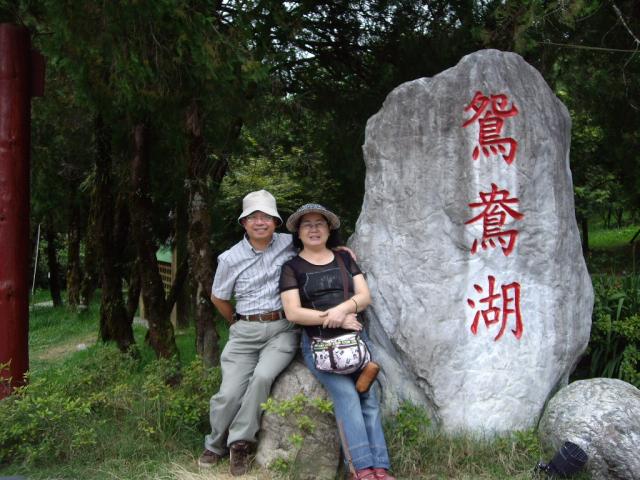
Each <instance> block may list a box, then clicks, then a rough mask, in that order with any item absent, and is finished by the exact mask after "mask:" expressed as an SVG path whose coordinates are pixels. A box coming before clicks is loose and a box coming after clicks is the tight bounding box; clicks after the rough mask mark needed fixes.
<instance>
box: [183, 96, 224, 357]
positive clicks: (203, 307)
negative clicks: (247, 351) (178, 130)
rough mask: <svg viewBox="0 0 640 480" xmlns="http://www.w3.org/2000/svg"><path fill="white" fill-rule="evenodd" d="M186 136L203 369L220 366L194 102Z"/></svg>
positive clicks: (206, 191)
mask: <svg viewBox="0 0 640 480" xmlns="http://www.w3.org/2000/svg"><path fill="white" fill-rule="evenodd" d="M186 129H187V135H188V136H189V158H188V167H187V172H188V173H187V175H188V182H187V184H188V185H189V205H188V214H189V229H188V232H187V250H188V253H189V271H190V272H191V273H192V278H193V279H194V283H195V286H196V303H195V324H196V351H197V352H198V354H199V355H200V356H201V357H202V360H203V362H204V364H205V365H207V366H213V365H218V364H219V363H220V350H219V348H218V334H217V332H216V328H215V323H214V319H215V317H216V310H215V308H214V306H213V304H212V303H211V300H210V298H209V295H210V292H211V284H212V282H213V273H214V269H213V265H214V258H213V251H212V248H211V244H210V243H209V241H210V239H211V215H210V213H209V209H208V205H207V199H208V195H210V187H208V186H207V185H206V180H205V179H206V177H207V175H206V173H207V171H206V170H207V169H206V162H207V158H206V151H205V144H204V138H203V136H202V119H201V118H200V110H199V108H198V105H197V103H196V102H195V101H194V102H193V103H192V104H191V106H190V107H189V110H188V112H187V119H186ZM216 166H217V168H216V171H215V172H214V176H215V178H214V184H215V183H219V182H220V180H222V177H223V176H224V173H225V172H226V164H218V165H216Z"/></svg>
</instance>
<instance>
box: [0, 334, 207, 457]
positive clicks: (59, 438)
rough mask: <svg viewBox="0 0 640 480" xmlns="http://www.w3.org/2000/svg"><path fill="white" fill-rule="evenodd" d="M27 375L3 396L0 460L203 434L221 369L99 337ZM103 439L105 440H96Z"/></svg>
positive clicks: (149, 450) (116, 451) (86, 452)
mask: <svg viewBox="0 0 640 480" xmlns="http://www.w3.org/2000/svg"><path fill="white" fill-rule="evenodd" d="M77 355H78V356H79V357H81V358H80V359H79V360H78V359H76V360H75V361H70V362H64V363H63V364H61V365H60V366H58V367H53V368H50V369H47V370H46V371H45V372H43V374H38V375H34V376H32V377H30V378H29V382H28V384H27V385H26V386H25V387H22V388H20V389H18V390H17V391H16V392H15V394H14V395H12V396H10V397H8V398H7V399H5V400H3V401H0V464H7V463H13V464H16V463H21V464H25V465H52V464H55V463H56V462H79V463H91V462H95V461H99V460H104V459H106V458H117V457H120V456H123V455H124V456H129V455H132V454H133V453H136V454H141V455H142V456H145V455H147V456H153V454H154V451H157V449H158V448H160V449H166V448H167V447H171V446H172V445H176V444H181V443H185V442H188V441H190V440H193V439H198V440H200V437H201V434H200V433H199V432H200V430H201V429H203V427H204V426H205V425H206V423H207V419H208V406H209V397H210V396H211V394H212V393H213V392H215V391H216V390H217V388H218V386H219V383H220V372H219V369H206V368H205V367H204V366H203V364H202V361H201V360H199V359H196V360H194V361H193V362H191V363H190V364H189V365H186V366H184V367H183V368H182V369H180V374H181V375H180V377H179V378H180V382H179V383H178V384H177V385H175V386H171V384H170V383H169V380H174V379H175V378H177V373H178V370H179V369H178V364H177V363H175V362H171V361H167V360H154V361H151V362H149V363H147V364H146V365H145V364H143V361H142V360H140V359H136V358H132V357H130V356H127V355H122V354H121V353H119V352H118V351H117V349H116V348H115V347H113V346H104V345H96V346H94V347H92V348H90V349H89V350H87V351H85V352H80V353H78V354H77ZM97 447H99V448H97Z"/></svg>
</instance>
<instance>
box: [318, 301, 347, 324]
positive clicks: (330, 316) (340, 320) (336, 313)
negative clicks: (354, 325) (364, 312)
mask: <svg viewBox="0 0 640 480" xmlns="http://www.w3.org/2000/svg"><path fill="white" fill-rule="evenodd" d="M347 315H348V314H347V312H345V311H344V310H343V309H342V308H341V306H340V305H336V306H335V307H333V308H330V309H329V310H325V311H324V312H322V313H321V314H320V317H321V318H322V317H324V322H323V323H322V326H323V327H324V328H340V327H342V326H343V324H344V322H345V320H346V318H347Z"/></svg>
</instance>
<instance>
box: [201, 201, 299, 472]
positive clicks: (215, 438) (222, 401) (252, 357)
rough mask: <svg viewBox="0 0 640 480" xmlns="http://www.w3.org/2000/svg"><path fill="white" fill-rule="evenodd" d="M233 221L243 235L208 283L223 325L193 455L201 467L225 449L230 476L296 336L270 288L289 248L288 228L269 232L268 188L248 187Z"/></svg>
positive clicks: (272, 216)
mask: <svg viewBox="0 0 640 480" xmlns="http://www.w3.org/2000/svg"><path fill="white" fill-rule="evenodd" d="M238 221H239V222H240V224H241V225H242V226H243V228H244V230H245V235H244V238H243V239H242V240H241V241H240V242H238V243H236V244H235V245H234V246H233V247H231V248H230V249H229V250H227V251H225V252H224V253H222V254H221V255H220V256H219V257H218V268H217V270H216V274H215V278H214V280H213V287H212V289H211V300H212V301H213V304H214V305H215V307H216V308H217V309H218V311H219V312H220V314H221V315H222V316H223V317H224V318H225V319H226V320H227V322H229V324H230V325H231V327H230V329H229V341H228V342H227V345H226V346H225V348H224V350H223V351H222V355H221V357H220V364H221V368H222V384H221V386H220V390H219V391H218V393H217V394H215V395H214V396H213V397H211V402H210V410H209V419H210V423H211V433H210V434H209V435H207V436H206V437H205V451H204V452H203V454H202V455H201V456H200V458H199V460H198V464H199V465H200V466H201V467H211V466H213V465H215V464H216V463H218V462H219V461H220V460H221V459H222V458H223V457H224V456H225V455H226V454H227V452H229V453H230V462H229V463H230V471H231V474H232V475H243V474H244V473H246V472H247V471H248V469H249V458H250V454H251V453H252V450H253V447H254V445H255V442H256V440H257V438H256V437H257V433H258V430H259V429H260V417H261V414H262V409H261V407H260V404H262V403H263V402H265V401H266V400H267V397H268V395H269V391H270V390H271V384H272V383H273V381H274V380H275V378H276V377H277V376H278V374H279V373H280V372H281V371H282V370H283V369H284V368H285V367H286V366H287V365H288V364H289V362H291V360H292V359H293V357H294V355H295V353H296V350H297V348H298V343H299V332H298V329H297V328H296V327H295V326H294V325H293V324H292V323H290V322H289V321H288V320H287V319H286V318H285V316H284V311H283V310H282V304H281V302H280V294H279V291H278V280H279V278H280V267H281V266H282V264H283V263H284V262H286V261H287V260H289V259H290V258H291V257H293V256H294V255H295V250H294V248H293V245H292V242H291V235H289V234H284V233H275V229H276V226H277V225H279V224H281V223H282V219H281V218H280V215H279V214H278V210H277V207H276V200H275V198H274V197H273V195H271V194H270V193H269V192H267V191H266V190H260V191H257V192H251V193H249V194H248V195H247V196H246V197H244V199H243V201H242V214H241V215H240V217H239V218H238ZM232 297H235V300H236V306H235V312H234V307H233V304H232V303H231V301H230V300H231V298H232ZM227 433H228V435H227Z"/></svg>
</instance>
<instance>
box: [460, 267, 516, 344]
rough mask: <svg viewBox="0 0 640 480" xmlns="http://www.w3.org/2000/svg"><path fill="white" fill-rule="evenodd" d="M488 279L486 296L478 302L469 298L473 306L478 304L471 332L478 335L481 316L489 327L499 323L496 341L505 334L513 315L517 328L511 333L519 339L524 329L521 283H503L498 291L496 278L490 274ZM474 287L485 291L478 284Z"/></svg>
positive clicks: (478, 290)
mask: <svg viewBox="0 0 640 480" xmlns="http://www.w3.org/2000/svg"><path fill="white" fill-rule="evenodd" d="M488 280H489V289H488V290H489V291H488V292H487V296H486V297H482V298H480V299H479V300H478V301H477V303H476V301H475V300H472V299H470V298H468V299H467V304H468V305H469V306H470V307H471V308H476V305H477V311H476V314H475V316H474V317H473V323H472V324H471V333H473V334H474V335H477V333H478V324H479V323H480V318H482V320H483V321H484V324H485V326H486V327H487V328H490V327H491V326H492V325H494V324H496V323H499V324H500V331H499V332H498V334H497V335H496V336H495V338H494V341H497V340H499V339H500V337H502V335H503V334H504V331H505V329H506V328H507V324H508V322H509V319H510V317H513V320H514V323H515V328H513V329H512V330H511V333H513V335H514V336H515V337H516V338H517V339H518V340H519V339H520V337H521V336H522V331H523V325H522V314H521V313H520V284H519V283H518V282H513V283H510V284H508V285H501V286H500V289H499V290H498V291H496V285H495V283H496V278H495V277H494V276H493V275H489V276H488ZM473 288H474V289H475V290H476V292H478V293H479V294H481V295H482V294H483V293H484V288H483V287H481V286H480V285H478V284H474V285H473Z"/></svg>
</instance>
